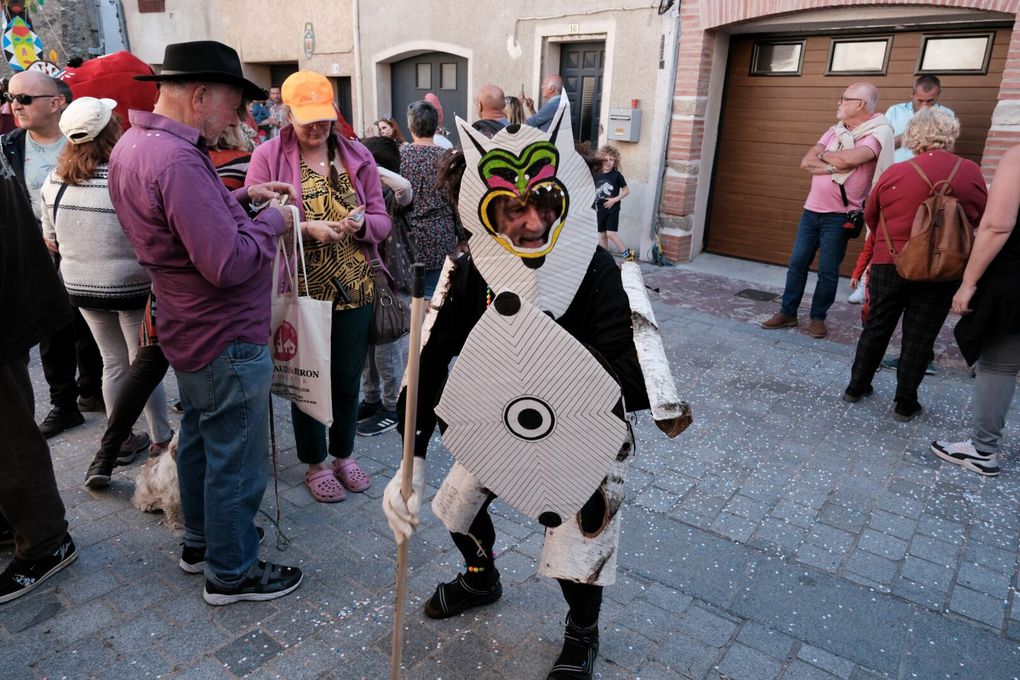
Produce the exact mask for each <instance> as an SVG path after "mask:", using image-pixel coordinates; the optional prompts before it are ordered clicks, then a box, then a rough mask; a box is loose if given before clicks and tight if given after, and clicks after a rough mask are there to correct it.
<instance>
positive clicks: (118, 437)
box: [97, 345, 170, 461]
mask: <svg viewBox="0 0 1020 680" xmlns="http://www.w3.org/2000/svg"><path fill="white" fill-rule="evenodd" d="M169 368H170V364H169V363H167V360H166V355H164V354H163V350H162V349H160V346H159V345H146V346H142V347H139V348H138V353H137V354H136V355H135V360H134V361H132V362H131V366H130V367H129V368H128V372H127V375H125V376H124V379H123V380H122V381H121V387H120V391H119V392H118V393H117V397H116V402H115V403H113V404H107V405H106V410H107V413H108V414H109V416H108V418H107V421H106V432H104V433H103V439H102V441H101V442H100V444H99V453H98V454H97V458H101V459H103V460H107V461H112V460H114V459H115V458H116V457H117V455H118V453H119V452H120V446H121V444H123V443H124V440H125V439H127V438H128V437H129V436H130V435H131V428H132V427H133V426H134V424H135V421H137V420H138V416H140V415H141V413H142V410H143V409H144V408H145V402H146V401H148V399H149V395H151V394H152V391H153V390H154V389H156V386H157V385H159V383H160V382H162V381H163V378H164V377H165V376H166V372H167V369H169Z"/></svg>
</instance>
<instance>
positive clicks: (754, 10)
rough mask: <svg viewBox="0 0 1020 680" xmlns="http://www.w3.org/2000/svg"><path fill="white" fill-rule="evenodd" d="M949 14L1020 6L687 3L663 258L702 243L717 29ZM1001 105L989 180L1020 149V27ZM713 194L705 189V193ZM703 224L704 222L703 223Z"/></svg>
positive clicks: (806, 0)
mask: <svg viewBox="0 0 1020 680" xmlns="http://www.w3.org/2000/svg"><path fill="white" fill-rule="evenodd" d="M890 5H893V6H902V7H904V8H907V7H933V8H938V7H947V8H948V7H951V8H953V9H970V10H980V11H986V12H1001V13H1004V14H1012V15H1016V14H1017V13H1018V11H1020V0H927V1H923V0H900V1H899V2H894V3H889V2H885V3H879V2H874V1H873V0H773V1H772V2H767V3H766V2H757V1H754V0H686V1H684V2H682V3H681V5H680V36H679V40H678V46H677V61H676V69H677V74H676V85H675V87H674V90H673V119H672V121H671V124H670V132H669V141H668V146H667V151H666V169H665V175H664V176H663V178H662V198H661V201H660V204H659V206H658V210H659V224H660V225H661V227H662V229H661V236H662V244H663V251H664V253H665V254H666V256H667V257H669V258H670V259H671V260H673V261H675V262H686V261H689V260H690V259H691V258H692V257H693V256H694V255H696V254H697V253H696V252H695V249H698V248H700V243H694V242H693V237H694V235H695V232H696V229H695V222H696V218H697V216H696V214H695V211H696V196H697V194H698V182H699V180H703V181H704V182H709V181H711V177H710V176H709V175H710V173H701V172H700V170H701V167H702V154H703V145H704V139H705V124H706V119H705V111H706V107H707V103H708V95H709V79H710V75H711V73H712V68H713V66H714V64H713V53H714V49H715V41H716V36H717V33H718V30H719V29H722V28H724V27H726V26H731V25H734V24H739V23H744V22H749V21H755V20H759V19H764V18H766V17H775V16H779V15H783V14H794V13H800V12H806V11H811V10H820V9H830V8H832V9H835V8H846V7H851V6H860V7H862V8H864V7H868V8H875V7H886V8H888V7H889V6H890ZM998 100H999V104H998V106H997V107H996V113H995V115H994V116H993V119H992V127H991V129H990V130H989V132H988V139H987V142H986V144H985V150H984V155H983V157H982V163H981V167H982V170H983V172H984V174H985V178H986V179H987V180H991V177H992V174H993V173H994V171H995V167H996V166H997V165H998V162H999V159H1000V158H1001V157H1002V154H1003V153H1005V152H1006V150H1007V149H1009V148H1010V147H1011V146H1013V145H1014V144H1017V143H1020V25H1016V26H1015V27H1014V30H1013V34H1012V37H1011V39H1010V45H1009V53H1008V57H1007V60H1006V66H1005V71H1004V73H1003V79H1002V83H1001V85H1000V87H999V93H998ZM704 188H707V187H704ZM702 219H703V216H702Z"/></svg>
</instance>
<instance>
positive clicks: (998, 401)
mask: <svg viewBox="0 0 1020 680" xmlns="http://www.w3.org/2000/svg"><path fill="white" fill-rule="evenodd" d="M1018 371H1020V335H993V336H992V337H990V338H988V339H987V340H985V341H984V342H983V343H982V345H981V358H980V359H978V362H977V377H976V378H975V380H974V399H973V402H972V405H971V408H972V415H973V426H974V433H973V435H972V440H973V444H974V448H975V449H977V450H978V451H980V452H981V453H999V444H1000V442H1001V440H1002V428H1003V427H1004V426H1005V424H1006V414H1007V413H1008V412H1009V406H1010V403H1011V402H1012V401H1013V393H1014V392H1015V391H1016V376H1017V372H1018Z"/></svg>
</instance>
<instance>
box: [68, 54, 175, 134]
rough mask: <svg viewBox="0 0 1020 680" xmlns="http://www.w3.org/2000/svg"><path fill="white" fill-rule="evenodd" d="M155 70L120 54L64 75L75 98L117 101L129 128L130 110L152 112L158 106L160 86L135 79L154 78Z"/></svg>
mask: <svg viewBox="0 0 1020 680" xmlns="http://www.w3.org/2000/svg"><path fill="white" fill-rule="evenodd" d="M150 74H152V68H150V67H149V65H148V64H146V63H145V62H144V61H142V60H141V59H139V58H138V57H136V56H135V55H133V54H131V53H130V52H125V51H120V52H114V53H113V54H107V55H105V56H102V57H96V58H95V59H90V60H88V61H86V62H85V63H84V64H82V65H81V66H79V67H78V68H71V67H68V68H67V70H65V71H64V73H63V75H62V76H60V77H61V79H62V80H64V81H65V82H66V83H67V84H68V85H70V86H71V92H73V93H74V96H75V97H96V98H102V97H109V98H110V99H116V100H117V115H119V116H120V121H121V123H122V124H123V125H124V128H125V129H127V128H128V127H130V125H131V123H130V122H129V121H128V109H139V110H141V111H152V107H153V106H155V105H156V97H157V95H158V91H157V90H156V83H151V82H141V81H138V80H135V79H134V77H135V76H140V75H150Z"/></svg>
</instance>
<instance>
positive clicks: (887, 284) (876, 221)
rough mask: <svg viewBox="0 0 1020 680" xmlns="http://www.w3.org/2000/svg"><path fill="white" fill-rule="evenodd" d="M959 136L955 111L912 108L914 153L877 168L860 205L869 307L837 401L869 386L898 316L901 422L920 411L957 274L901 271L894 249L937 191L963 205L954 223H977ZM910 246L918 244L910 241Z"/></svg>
mask: <svg viewBox="0 0 1020 680" xmlns="http://www.w3.org/2000/svg"><path fill="white" fill-rule="evenodd" d="M959 136H960V122H959V121H958V120H957V119H956V118H955V117H953V116H950V115H948V114H946V113H944V112H942V111H939V110H936V109H924V110H922V111H919V112H918V113H917V114H915V115H914V117H913V118H912V119H911V120H910V122H909V123H908V124H907V128H906V130H904V132H903V145H904V146H906V147H907V148H909V149H910V150H911V151H913V152H914V158H913V159H911V160H909V161H904V162H902V163H895V164H893V165H892V166H890V167H889V169H888V170H886V171H885V172H884V173H883V174H882V177H881V178H880V179H879V181H878V182H876V183H875V186H874V187H873V188H872V190H871V195H870V196H869V197H868V201H867V207H866V209H865V220H866V221H867V223H868V225H869V226H870V227H871V236H870V237H869V238H870V239H873V240H874V241H873V245H874V255H873V259H872V261H871V276H870V277H869V279H868V297H869V300H870V303H871V311H870V313H869V315H868V319H867V321H866V322H865V323H864V329H863V330H862V331H861V336H860V339H859V340H858V341H857V352H856V354H855V356H854V363H853V367H852V368H851V371H850V384H849V385H847V388H846V391H845V392H844V394H843V399H844V400H845V401H848V402H850V403H855V402H857V401H860V400H861V399H863V398H864V397H867V396H868V395H870V394H871V393H872V392H873V391H874V390H873V387H872V384H871V381H872V378H873V377H874V375H875V372H876V371H877V370H878V368H879V365H880V364H881V362H882V357H883V355H884V353H885V350H886V347H887V346H888V345H889V339H890V338H891V337H892V334H893V331H895V330H896V324H897V323H898V322H899V320H900V318H901V317H902V319H903V343H902V348H901V353H900V360H899V365H898V366H897V369H896V395H895V397H894V400H895V408H894V412H893V416H894V417H895V418H896V419H897V420H899V421H902V422H906V421H909V420H912V419H914V418H915V417H917V416H918V415H919V414H920V413H921V410H922V408H921V404H920V402H919V401H918V399H917V389H918V387H919V386H920V384H921V380H922V379H923V378H924V371H925V368H926V367H927V365H928V362H929V361H931V360H932V358H933V356H934V352H933V351H932V348H933V346H934V344H935V338H936V337H937V336H938V334H939V330H941V328H942V324H943V323H944V322H945V320H946V317H947V316H948V315H949V308H950V305H951V303H952V299H953V294H954V293H955V292H956V289H957V288H958V287H959V279H956V280H930V279H929V278H928V277H925V276H920V277H917V276H915V275H914V274H913V273H912V271H910V270H906V269H901V266H902V265H903V264H905V262H901V261H900V260H899V259H898V255H899V254H900V253H902V252H903V250H904V247H905V246H906V245H907V243H908V242H911V241H912V236H916V233H917V232H918V229H915V223H917V222H918V220H921V222H922V223H923V222H926V220H925V218H923V217H920V215H921V212H923V211H919V208H921V207H922V206H924V205H926V204H927V203H929V202H930V201H931V200H932V197H933V195H934V194H935V193H936V192H938V191H943V192H944V193H945V194H948V195H950V196H951V197H952V198H953V199H955V201H954V203H955V205H958V206H959V209H960V210H961V211H962V214H963V215H962V216H957V215H955V214H954V216H953V221H954V224H959V223H960V222H967V221H969V223H970V224H977V223H978V221H979V219H980V217H981V213H982V212H983V211H984V207H985V201H986V199H987V190H986V189H985V180H984V177H982V175H981V169H980V168H979V167H978V166H977V164H976V163H974V162H973V161H970V160H966V159H963V158H960V157H959V156H957V155H955V154H953V153H952V150H953V146H954V144H955V142H956V139H957V138H958V137H959ZM947 185H948V186H947ZM963 217H965V218H966V220H963V219H962V218H963ZM940 220H942V217H941V216H940V217H937V218H936V219H934V220H932V221H933V222H936V223H939V224H941V222H940ZM918 224H919V226H927V225H926V224H921V223H918ZM912 248H914V249H916V240H914V243H913V244H912ZM936 248H937V246H936ZM933 252H934V251H933ZM960 275H961V276H962V270H961V272H960ZM919 278H920V279H925V280H918V279H919Z"/></svg>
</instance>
